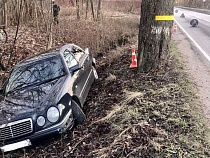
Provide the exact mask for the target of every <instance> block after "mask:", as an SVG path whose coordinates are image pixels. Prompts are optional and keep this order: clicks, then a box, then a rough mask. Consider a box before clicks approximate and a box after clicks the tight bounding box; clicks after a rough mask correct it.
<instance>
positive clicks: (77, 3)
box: [76, 0, 80, 20]
mask: <svg viewBox="0 0 210 158" xmlns="http://www.w3.org/2000/svg"><path fill="white" fill-rule="evenodd" d="M76 12H77V20H79V19H80V13H79V0H76Z"/></svg>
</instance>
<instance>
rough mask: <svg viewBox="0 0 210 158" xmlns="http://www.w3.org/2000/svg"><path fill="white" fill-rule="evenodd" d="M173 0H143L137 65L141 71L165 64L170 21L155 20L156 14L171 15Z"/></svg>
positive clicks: (170, 26)
mask: <svg viewBox="0 0 210 158" xmlns="http://www.w3.org/2000/svg"><path fill="white" fill-rule="evenodd" d="M173 7H174V0H167V1H165V0H155V1H154V0H143V1H142V6H141V19H140V27H139V37H138V39H139V41H138V67H139V69H140V70H141V71H143V72H149V71H150V70H154V69H158V68H160V67H162V66H164V65H165V64H166V59H167V56H168V52H169V45H170V40H171V32H172V25H173V22H172V21H155V16H156V15H173Z"/></svg>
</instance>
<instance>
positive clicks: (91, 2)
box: [90, 0, 95, 19]
mask: <svg viewBox="0 0 210 158" xmlns="http://www.w3.org/2000/svg"><path fill="white" fill-rule="evenodd" d="M90 4H91V10H92V15H93V19H95V14H94V5H93V0H90Z"/></svg>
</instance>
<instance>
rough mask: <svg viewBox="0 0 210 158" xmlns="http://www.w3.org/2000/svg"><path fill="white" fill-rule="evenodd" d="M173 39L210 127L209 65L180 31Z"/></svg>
mask: <svg viewBox="0 0 210 158" xmlns="http://www.w3.org/2000/svg"><path fill="white" fill-rule="evenodd" d="M173 39H174V41H175V44H176V45H177V47H178V50H179V53H180V55H181V57H182V60H183V63H184V66H185V67H186V70H187V71H188V74H189V78H190V79H191V81H192V82H193V83H194V84H195V87H196V88H197V90H198V92H199V94H198V95H199V96H200V99H201V103H202V105H203V112H204V114H205V116H206V118H207V119H208V120H209V125H210V106H209V105H210V77H209V76H210V63H209V62H208V60H207V59H206V58H205V57H204V56H203V54H202V53H200V52H199V50H198V49H197V48H196V47H195V46H194V44H193V43H192V42H191V41H189V40H188V38H187V37H186V36H185V35H184V34H183V33H182V32H181V31H180V30H179V31H178V32H177V33H174V34H173Z"/></svg>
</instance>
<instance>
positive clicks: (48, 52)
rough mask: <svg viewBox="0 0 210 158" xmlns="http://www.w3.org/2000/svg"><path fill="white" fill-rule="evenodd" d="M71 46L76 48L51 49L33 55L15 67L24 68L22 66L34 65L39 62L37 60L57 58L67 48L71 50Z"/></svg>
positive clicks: (69, 46) (65, 46)
mask: <svg viewBox="0 0 210 158" xmlns="http://www.w3.org/2000/svg"><path fill="white" fill-rule="evenodd" d="M73 46H76V45H74V44H66V45H64V46H58V47H54V48H51V49H49V50H46V51H44V52H41V53H39V54H35V55H33V56H31V57H29V58H26V59H24V60H22V61H21V62H19V63H18V64H17V65H16V66H15V67H19V66H24V65H27V64H30V63H34V62H36V61H39V60H43V59H47V58H51V57H53V56H58V55H60V54H61V52H63V50H65V49H67V48H72V47H73Z"/></svg>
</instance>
